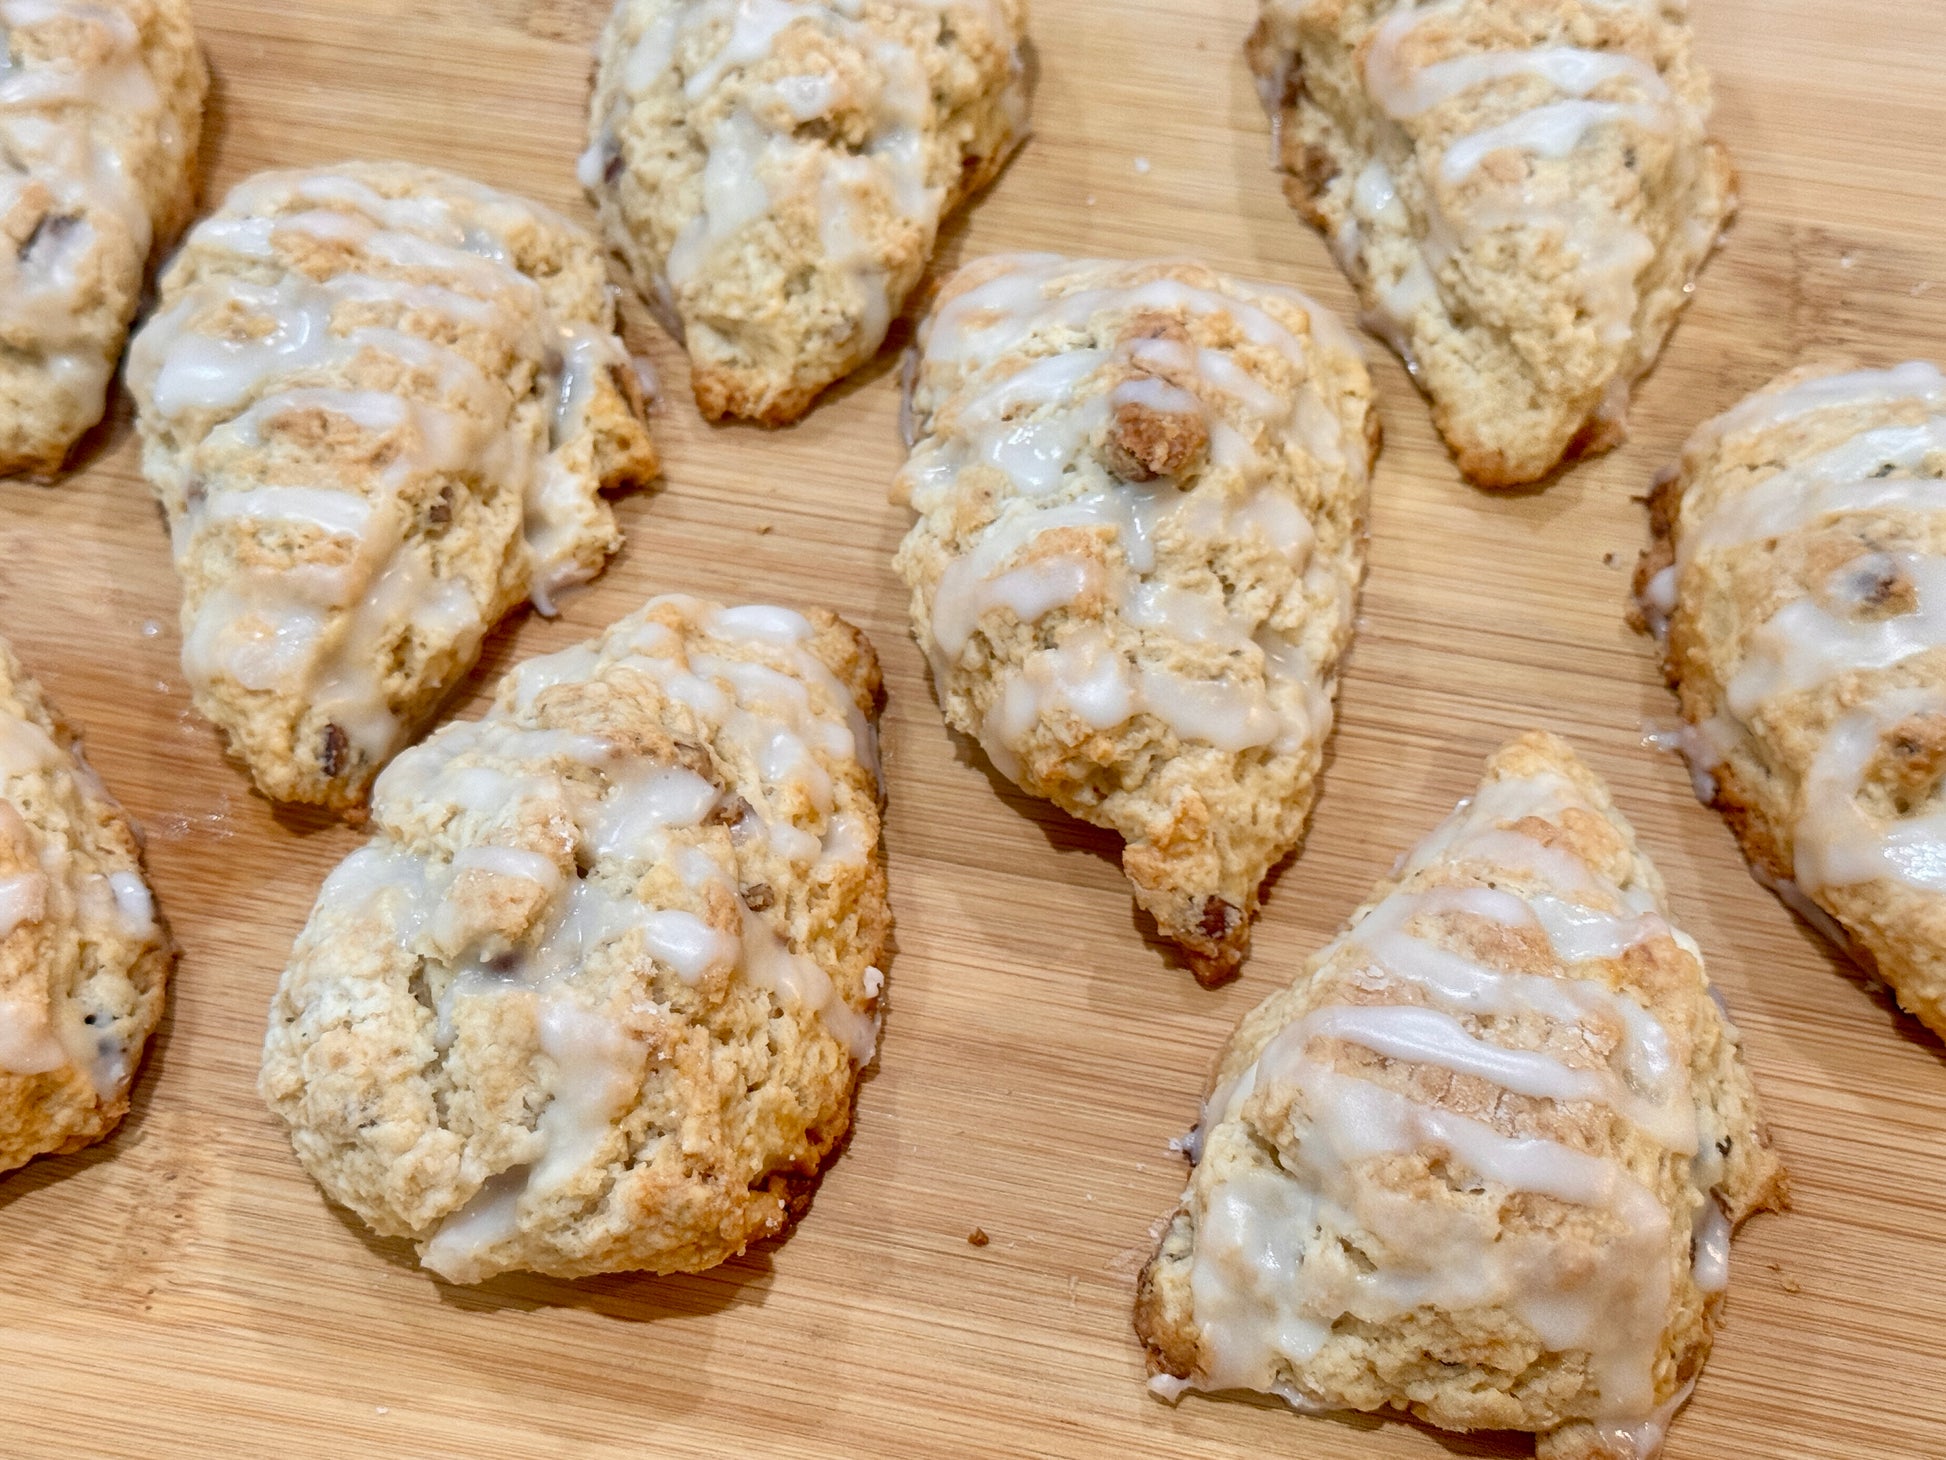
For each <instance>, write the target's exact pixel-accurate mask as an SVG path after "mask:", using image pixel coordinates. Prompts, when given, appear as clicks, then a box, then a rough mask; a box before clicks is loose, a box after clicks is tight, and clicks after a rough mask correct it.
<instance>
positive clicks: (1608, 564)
mask: <svg viewBox="0 0 1946 1460" xmlns="http://www.w3.org/2000/svg"><path fill="white" fill-rule="evenodd" d="M1601 565H1602V566H1603V567H1604V568H1612V567H1614V566H1615V554H1614V553H1613V551H1610V552H1605V553H1603V554H1602V555H1601Z"/></svg>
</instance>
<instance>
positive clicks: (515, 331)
mask: <svg viewBox="0 0 1946 1460" xmlns="http://www.w3.org/2000/svg"><path fill="white" fill-rule="evenodd" d="M128 381H129V387H130V389H131V390H132V391H133V392H134V395H135V400H136V406H137V408H138V411H139V413H140V425H141V432H142V467H143V470H144V472H145V473H146V474H147V475H148V478H149V481H150V483H151V484H152V485H153V486H154V488H155V492H156V495H157V496H158V497H159V498H160V499H161V502H162V506H163V508H164V510H165V511H166V512H167V514H168V518H169V528H170V532H171V535H172V537H173V541H174V552H175V562H176V571H177V573H178V574H179V575H180V576H181V578H182V582H183V607H182V629H183V672H184V674H185V675H186V676H187V677H188V680H189V683H190V686H191V688H192V689H193V690H194V692H195V699H196V706H197V708H198V709H200V710H201V711H202V712H203V713H204V714H205V715H207V716H208V717H209V718H210V719H211V720H213V721H214V722H215V723H216V724H217V725H218V726H219V727H220V728H221V729H222V731H223V734H224V735H225V737H226V738H227V739H228V741H229V745H230V748H231V750H232V751H234V752H235V753H236V755H238V756H239V757H240V758H241V759H242V760H243V761H244V763H245V764H246V765H247V766H248V767H249V769H250V774H251V776H252V777H253V778H254V779H255V780H256V783H257V785H258V787H259V788H260V789H261V790H262V791H263V792H264V794H265V795H267V796H270V797H272V798H274V799H276V800H279V801H304V802H312V803H316V804H319V805H324V806H329V807H332V808H335V809H338V810H350V809H352V808H355V807H357V806H359V805H361V804H362V802H363V800H364V797H365V794H366V792H367V790H368V789H369V787H370V785H371V780H372V777H373V776H374V775H375V774H377V772H378V770H379V768H380V767H381V766H383V765H384V764H385V762H386V761H387V760H388V759H389V758H390V757H391V755H392V754H393V752H394V751H396V750H397V749H398V748H399V747H400V746H401V745H402V744H403V743H404V742H405V740H406V739H407V738H408V737H409V736H410V735H411V734H412V732H413V731H414V729H415V728H416V727H417V726H418V725H419V724H420V722H421V721H423V720H424V719H425V717H426V716H427V715H428V714H429V713H430V712H431V711H432V709H433V708H434V706H435V705H436V704H437V703H438V701H439V699H440V698H441V696H442V695H444V694H445V692H446V691H447V690H448V689H449V688H450V687H451V686H452V685H453V684H454V683H455V682H456V681H457V680H458V679H459V678H460V677H461V676H462V675H464V674H465V673H466V671H467V670H468V669H470V668H471V667H472V666H473V663H474V661H475V659H477V658H478V656H479V651H480V641H481V638H482V636H483V635H484V634H485V633H486V631H487V630H488V629H489V628H491V627H492V626H493V623H494V621H495V620H496V619H498V618H499V617H500V616H501V615H502V614H504V613H506V612H507V611H508V610H509V609H510V608H512V607H513V606H514V605H515V604H516V603H518V602H520V601H521V600H522V599H524V598H531V599H532V600H533V601H534V603H535V605H536V606H537V607H539V608H540V609H541V611H542V612H544V613H545V612H551V611H552V607H551V605H552V599H553V596H554V595H555V594H557V593H559V592H560V591H561V590H562V589H563V588H565V587H567V586H568V585H570V584H574V583H580V582H583V581H585V580H587V579H589V578H592V577H594V576H595V574H597V573H599V572H600V571H601V568H602V565H603V563H604V562H605V561H606V560H607V557H608V555H609V554H610V553H612V552H613V551H614V550H615V549H616V548H617V547H618V546H619V545H620V542H621V536H620V534H619V533H618V532H617V531H616V528H615V519H614V514H613V513H612V512H611V511H610V509H609V507H608V505H607V503H605V502H604V501H603V500H602V499H601V496H600V491H601V490H602V489H605V488H614V487H620V486H623V485H626V484H629V483H637V482H643V481H646V480H648V479H649V478H650V477H652V476H653V475H654V474H655V469H656V459H655V451H654V449H653V447H652V446H651V445H650V442H649V437H648V433H647V431H646V429H645V428H644V426H643V424H642V421H641V420H640V419H639V417H640V414H641V409H642V402H641V395H640V391H639V387H638V384H637V380H636V376H635V374H634V370H633V367H632V365H631V363H630V361H629V359H628V356H627V355H626V353H625V352H624V350H623V348H622V345H621V342H620V341H619V340H618V339H617V338H616V336H615V308H614V301H613V298H612V297H611V292H610V286H609V285H608V284H607V283H606V281H605V274H604V267H603V262H602V258H601V254H600V251H599V249H598V248H597V246H596V244H595V241H594V240H593V238H591V237H590V236H589V235H588V234H587V233H586V232H584V231H583V230H582V229H580V228H578V227H576V226H574V225H573V224H570V223H569V222H567V221H566V220H565V219H563V218H561V217H560V216H558V215H557V214H555V213H552V212H550V211H548V210H547V209H544V208H540V207H536V206H535V205H533V204H531V203H528V202H525V201H523V200H521V199H519V198H515V197H511V196H509V195H507V194H505V193H500V192H495V191H493V190H492V189H489V188H485V187H482V186H480V185H479V184H477V183H473V182H468V181H466V180H465V179H463V178H458V177H454V176H452V175H450V174H448V173H443V172H436V171H433V170H431V169H429V168H422V167H409V166H406V165H405V164H403V163H347V164H345V165H343V166H341V167H336V168H330V169H327V170H324V171H319V172H268V173H262V174H259V175H258V176H256V177H254V178H252V179H250V180H249V181H247V182H245V183H242V184H241V185H239V186H238V187H237V188H236V189H235V190H234V191H233V192H231V194H230V196H229V198H228V199H227V200H226V201H225V202H224V204H223V207H222V208H221V209H220V210H219V211H218V212H217V213H216V214H215V215H214V216H213V217H211V218H208V219H206V220H204V221H203V222H202V223H200V224H198V225H197V226H196V228H195V230H194V231H193V232H192V233H191V234H190V236H189V239H188V241H187V242H186V243H185V244H184V246H183V248H182V251H181V252H180V253H178V254H177V255H176V257H175V259H174V260H173V261H172V262H171V263H170V265H169V268H168V270H167V271H166V272H165V274H164V275H163V278H162V296H161V300H160V306H159V308H158V310H157V312H156V314H155V315H154V316H153V317H152V318H151V319H150V320H149V321H148V322H147V323H146V324H145V325H144V326H143V328H142V330H141V332H140V334H138V335H137V337H136V339H135V343H134V345H133V346H131V348H130V351H129V367H128Z"/></svg>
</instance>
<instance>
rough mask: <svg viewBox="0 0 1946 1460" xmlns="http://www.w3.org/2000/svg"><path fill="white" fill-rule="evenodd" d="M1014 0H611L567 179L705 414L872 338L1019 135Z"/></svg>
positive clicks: (780, 400)
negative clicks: (590, 205)
mask: <svg viewBox="0 0 1946 1460" xmlns="http://www.w3.org/2000/svg"><path fill="white" fill-rule="evenodd" d="M1025 23H1026V0H803V3H797V4H785V3H781V0H762V3H757V0H617V3H616V6H615V9H614V13H613V14H612V15H611V16H610V18H609V21H608V28H607V30H606V32H605V33H604V34H603V36H602V40H601V45H600V49H599V54H600V58H601V59H600V64H599V68H598V70H597V73H596V77H595V90H594V99H593V102H592V104H591V108H590V113H589V124H588V125H589V131H590V134H591V135H590V140H589V145H588V150H587V152H586V153H585V154H584V155H583V156H582V159H581V168H580V175H581V181H582V184H583V185H584V186H585V187H586V188H587V189H588V192H589V195H590V197H592V198H593V199H594V202H595V205H596V207H597V208H598V209H599V210H600V213H601V222H602V227H603V229H604V231H605V232H606V234H607V237H608V240H609V242H610V243H611V244H612V245H613V246H614V248H615V250H616V252H618V253H619V254H620V255H621V256H622V258H623V259H624V260H625V261H626V262H627V264H628V267H629V270H630V272H631V273H632V274H633V275H634V276H635V281H636V284H637V285H638V287H640V289H641V290H642V292H643V294H644V296H645V297H646V298H647V299H648V300H649V302H650V304H651V306H652V307H653V308H654V309H655V311H656V313H657V315H658V317H660V318H661V320H662V321H663V323H664V324H665V325H666V326H667V327H668V328H669V329H670V330H671V332H673V333H674V334H675V335H676V337H677V338H678V339H680V340H682V341H683V342H684V343H685V345H686V346H687V347H688V351H689V362H690V372H691V379H692V380H693V382H694V387H695V394H696V404H697V406H698V407H699V408H700V409H701V410H702V412H703V414H704V415H706V416H708V417H709V418H710V419H712V420H716V419H718V418H720V417H723V416H745V417H749V418H752V419H754V420H759V421H765V422H768V423H770V424H773V425H775V424H779V423H782V422H785V421H791V420H795V419H796V418H797V417H798V416H800V415H802V414H803V413H804V412H805V411H806V410H808V409H809V408H810V405H811V402H812V400H813V399H814V398H815V397H816V396H817V394H818V392H819V391H821V390H823V389H824V388H825V387H826V386H827V385H830V384H831V383H832V382H833V381H835V380H838V379H840V378H841V377H843V376H845V375H848V374H850V373H851V372H852V371H853V370H855V369H857V368H858V367H859V366H860V365H862V364H864V363H865V362H866V361H867V360H869V359H871V358H872V356H873V355H874V354H876V353H877V351H878V347H879V346H880V344H882V343H883V342H884V340H885V333H886V329H887V328H888V326H889V325H890V324H891V322H892V320H893V318H894V317H895V316H896V315H897V314H898V313H899V311H900V310H901V309H902V308H904V306H905V299H906V295H907V294H909V293H910V292H911V291H912V287H913V285H915V284H916V283H918V282H919V276H920V275H921V273H923V272H924V270H925V267H926V261H927V259H929V258H930V257H931V256H932V250H933V243H934V241H935V239H936V238H937V237H938V233H939V222H940V219H941V218H942V217H943V216H944V215H945V214H947V213H948V212H950V211H951V210H952V209H954V208H956V207H958V206H959V204H960V203H961V202H963V201H964V200H965V199H966V198H968V197H969V196H971V195H972V194H973V193H974V192H976V191H977V190H978V189H980V188H981V187H984V186H985V185H986V183H987V182H988V181H989V180H991V179H992V177H993V176H994V174H995V173H997V172H998V171H999V170H1000V166H1001V164H1002V163H1003V162H1005V161H1006V159H1007V156H1008V154H1009V153H1010V152H1011V151H1012V150H1013V148H1014V146H1015V144H1016V143H1018V142H1019V141H1020V140H1021V138H1022V137H1023V136H1024V135H1025V133H1026V126H1027V116H1026V113H1027V102H1026V93H1025V90H1024V87H1023V83H1022V76H1023V67H1022V63H1021V58H1020V50H1019V48H1020V44H1021V40H1022V35H1023V30H1024V27H1025Z"/></svg>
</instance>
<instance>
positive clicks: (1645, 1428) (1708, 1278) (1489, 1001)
mask: <svg viewBox="0 0 1946 1460" xmlns="http://www.w3.org/2000/svg"><path fill="white" fill-rule="evenodd" d="M1213 1085H1214V1088H1213V1089H1212V1091H1211V1094H1210V1096H1209V1098H1208V1100H1207V1102H1206V1103H1205V1104H1204V1107H1203V1117H1202V1123H1201V1125H1200V1126H1199V1127H1198V1129H1197V1132H1196V1133H1195V1135H1194V1136H1193V1137H1192V1138H1191V1141H1190V1142H1189V1145H1190V1147H1191V1152H1192V1158H1193V1159H1194V1161H1195V1169H1194V1171H1193V1173H1192V1174H1191V1177H1190V1182H1189V1189H1188V1190H1187V1191H1186V1192H1185V1193H1184V1194H1183V1199H1182V1205H1181V1206H1180V1207H1179V1208H1178V1210H1177V1211H1176V1213H1175V1215H1174V1216H1173V1217H1172V1218H1171V1219H1170V1220H1169V1222H1168V1223H1167V1225H1166V1227H1165V1228H1164V1229H1163V1231H1162V1234H1161V1237H1160V1240H1159V1245H1158V1248H1157V1251H1156V1255H1155V1256H1154V1258H1153V1259H1151V1261H1150V1263H1149V1265H1148V1268H1147V1269H1146V1270H1145V1271H1144V1273H1143V1274H1142V1278H1141V1283H1140V1287H1139V1290H1138V1294H1137V1299H1136V1309H1135V1324H1136V1329H1137V1331H1138V1333H1139V1334H1140V1336H1141V1338H1142V1341H1143V1343H1144V1344H1145V1345H1146V1346H1147V1348H1148V1354H1149V1365H1150V1369H1151V1372H1152V1374H1153V1376H1154V1377H1153V1378H1152V1379H1151V1380H1150V1388H1151V1389H1153V1390H1154V1391H1155V1392H1157V1393H1158V1394H1160V1395H1162V1396H1163V1397H1165V1398H1169V1399H1174V1398H1176V1397H1177V1396H1179V1395H1180V1394H1181V1393H1182V1392H1183V1391H1184V1390H1186V1389H1204V1390H1223V1389H1254V1390H1259V1391H1263V1392H1266V1393H1270V1394H1276V1395H1279V1396H1281V1397H1282V1398H1284V1399H1286V1400H1288V1401H1289V1402H1290V1403H1291V1404H1292V1405H1293V1406H1295V1407H1296V1408H1298V1409H1302V1410H1330V1409H1344V1410H1363V1411H1367V1412H1384V1411H1388V1410H1390V1411H1403V1412H1405V1413H1409V1414H1411V1415H1413V1416H1415V1417H1417V1418H1419V1419H1422V1420H1425V1421H1427V1422H1429V1423H1431V1424H1435V1425H1438V1426H1440V1427H1442V1428H1445V1429H1450V1430H1477V1429H1489V1430H1526V1431H1530V1432H1533V1433H1534V1434H1535V1435H1536V1436H1537V1437H1538V1440H1537V1444H1536V1447H1535V1453H1536V1454H1537V1455H1538V1456H1539V1457H1540V1460H1647V1457H1649V1456H1651V1455H1653V1454H1654V1453H1655V1450H1656V1448H1657V1446H1658V1445H1659V1444H1660V1443H1661V1438H1662V1430H1663V1427H1664V1426H1665V1425H1666V1424H1667V1423H1668V1420H1669V1417H1670V1416H1671V1415H1672V1414H1673V1413H1674V1412H1675V1410H1676V1409H1677V1407H1679V1406H1680V1405H1681V1403H1682V1401H1683V1400H1684V1399H1685V1398H1686V1397H1687V1396H1688V1394H1689V1391H1690V1388H1691V1387H1692V1386H1693V1385H1694V1384H1695V1382H1696V1379H1697V1375H1698V1374H1699V1373H1700V1372H1701V1370H1702V1366H1703V1361H1704V1359H1705V1358H1707V1357H1708V1354H1709V1349H1710V1344H1711V1340H1712V1337H1713V1334H1714V1330H1715V1327H1716V1323H1717V1320H1718V1317H1719V1314H1720V1309H1721V1306H1722V1302H1723V1292H1724V1289H1725V1286H1726V1285H1727V1283H1728V1281H1729V1253H1730V1232H1731V1229H1732V1228H1733V1227H1735V1225H1736V1224H1737V1223H1738V1222H1741V1221H1742V1220H1743V1218H1744V1217H1745V1216H1747V1215H1748V1214H1749V1213H1750V1212H1751V1211H1753V1210H1755V1209H1757V1208H1759V1207H1764V1206H1771V1207H1775V1206H1779V1205H1781V1203H1782V1200H1783V1196H1784V1175H1783V1171H1782V1169H1781V1167H1780V1166H1779V1164H1778V1161H1777V1158H1776V1157H1775V1156H1774V1155H1773V1154H1772V1153H1771V1151H1770V1149H1769V1144H1768V1139H1767V1137H1766V1135H1765V1132H1764V1128H1763V1125H1762V1122H1761V1121H1760V1120H1759V1118H1758V1115H1757V1110H1756V1102H1755V1095H1754V1092H1753V1091H1752V1089H1751V1084H1750V1076H1749V1073H1748V1071H1747V1070H1746V1069H1745V1068H1744V1065H1743V1060H1742V1055H1741V1052H1740V1049H1739V1047H1738V1039H1737V1033H1736V1030H1735V1029H1733V1028H1732V1027H1731V1026H1730V1024H1729V1022H1728V1020H1727V1019H1726V1018H1725V1017H1724V1015H1723V1014H1722V1012H1721V1010H1720V1009H1719V1007H1718V1005H1717V1003H1716V1002H1715V1001H1714V998H1713V995H1712V992H1711V989H1710V986H1709V982H1708V980H1707V979H1706V978H1705V977H1704V974H1703V964H1702V958H1701V955H1700V953H1699V952H1698V951H1697V948H1696V945H1695V943H1694V942H1692V941H1691V940H1690V939H1689V937H1688V936H1687V935H1685V934H1684V933H1682V932H1681V931H1679V930H1678V929H1676V928H1674V927H1672V926H1671V925H1670V923H1669V921H1668V906H1667V902H1666V900H1665V898H1664V894H1663V886H1662V879H1661V878H1660V877H1659V876H1658V875H1657V873H1656V871H1655V868H1654V867H1652V866H1651V865H1650V864H1649V862H1648V860H1647V859H1646V858H1645V857H1643V855H1642V854H1641V852H1640V851H1639V850H1638V849H1637V847H1636V845H1635V836H1634V833H1633V832H1632V831H1631V830H1630V828H1629V826H1628V823H1627V822H1625V821H1624V820H1622V818H1621V817H1620V816H1619V815H1618V814H1617V813H1616V812H1615V810H1614V808H1613V806H1612V805H1611V804H1610V801H1609V798H1608V792H1607V790H1606V788H1604V787H1603V785H1602V784H1601V782H1600V781H1599V780H1598V779H1597V778H1596V777H1595V775H1594V774H1593V773H1592V772H1591V771H1589V770H1588V769H1587V767H1585V766H1584V765H1582V764H1581V762H1580V761H1579V760H1577V759H1576V758H1575V755H1574V752H1573V751H1572V750H1570V749H1569V748H1568V747H1567V745H1565V744H1564V743H1563V742H1561V741H1560V740H1558V739H1556V738H1555V737H1553V736H1551V735H1540V734H1529V735H1524V736H1522V737H1520V738H1519V739H1517V740H1515V741H1513V742H1512V743H1511V744H1509V745H1506V746H1504V747H1503V748H1502V749H1501V750H1499V751H1498V752H1497V753H1496V754H1495V755H1494V756H1493V757H1492V758H1491V759H1490V760H1489V761H1488V762H1487V768H1486V775H1485V778H1484V780H1483V781H1482V782H1481V784H1480V788H1479V790H1478V791H1477V792H1476V793H1475V794H1474V796H1473V797H1472V798H1471V799H1470V800H1468V801H1463V802H1461V803H1460V806H1459V808H1458V809H1457V810H1456V811H1455V812H1454V813H1453V815H1452V816H1451V817H1450V818H1448V820H1447V821H1446V823H1445V824H1444V825H1443V826H1441V827H1440V828H1439V829H1438V830H1437V831H1435V832H1434V833H1433V834H1432V835H1431V836H1430V837H1429V838H1427V839H1426V840H1425V841H1424V842H1422V843H1421V844H1420V846H1419V847H1418V849H1417V850H1416V851H1414V852H1413V853H1411V854H1410V855H1409V856H1408V857H1406V858H1402V859H1401V865H1400V866H1399V868H1398V869H1397V870H1396V871H1395V872H1394V874H1393V875H1392V876H1390V877H1388V878H1387V879H1386V880H1385V881H1383V882H1382V883H1380V884H1379V886H1378V888H1377V890H1376V891H1375V892H1374V893H1373V895H1372V897H1371V898H1370V899H1369V900H1368V901H1367V902H1366V903H1365V905H1364V906H1363V907H1361V908H1359V909H1358V911H1357V912H1355V913H1353V914H1352V917H1351V921H1350V922H1349V923H1348V924H1347V925H1346V927H1345V930H1344V931H1343V932H1342V933H1340V934H1339V935H1338V937H1337V938H1336V939H1334V940H1333V941H1332V942H1331V943H1329V944H1328V945H1326V946H1325V947H1324V948H1323V949H1322V950H1320V951H1319V952H1318V953H1316V954H1315V955H1313V957H1312V958H1311V960H1310V962H1309V963H1308V964H1307V965H1306V967H1305V971H1304V973H1303V975H1302V976H1301V977H1299V978H1298V980H1297V982H1296V983H1294V984H1293V985H1292V986H1291V987H1290V988H1289V989H1287V990H1285V991H1283V992H1281V993H1277V994H1273V995H1272V996H1271V997H1270V998H1269V999H1267V1000H1265V1001H1264V1002H1263V1003H1262V1004H1260V1005H1259V1006H1258V1007H1257V1008H1256V1009H1255V1010H1254V1011H1252V1012H1251V1013H1250V1014H1248V1015H1246V1016H1245V1017H1244V1020H1243V1022H1242V1024H1241V1025H1239V1026H1238V1028H1237V1031H1236V1033H1235V1034H1234V1035H1233V1036H1232V1037H1231V1039H1230V1043H1229V1044H1228V1046H1227V1047H1226V1048H1225V1049H1224V1051H1223V1055H1222V1058H1221V1061H1220V1063H1219V1064H1218V1066H1217V1071H1216V1075H1215V1079H1214V1082H1213Z"/></svg>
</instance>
